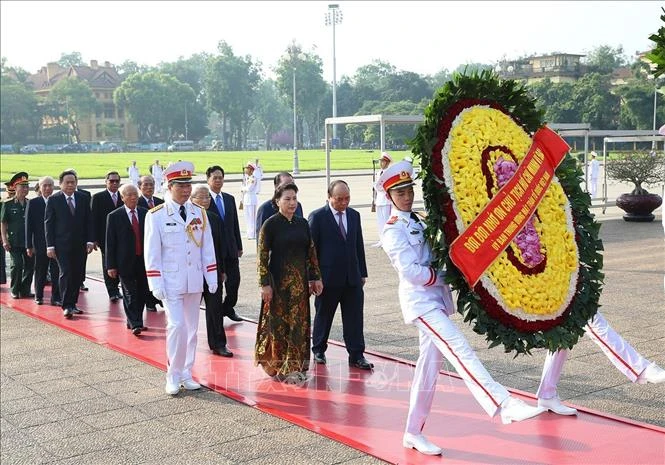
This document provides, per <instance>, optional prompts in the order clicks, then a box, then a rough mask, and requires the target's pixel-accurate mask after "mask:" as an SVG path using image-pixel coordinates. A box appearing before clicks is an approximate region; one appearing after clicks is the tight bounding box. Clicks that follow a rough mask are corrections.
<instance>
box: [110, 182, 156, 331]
mask: <svg viewBox="0 0 665 465" xmlns="http://www.w3.org/2000/svg"><path fill="white" fill-rule="evenodd" d="M120 195H122V199H123V202H124V203H123V205H124V206H123V207H121V208H116V209H115V210H113V211H112V212H111V213H109V214H108V217H107V220H106V239H105V241H104V244H105V246H106V251H105V252H104V257H105V258H106V269H107V270H108V274H109V276H110V277H112V278H115V279H120V285H121V286H122V303H123V306H124V308H125V316H126V317H127V328H129V329H131V330H132V333H133V334H134V335H135V336H138V335H140V334H141V331H144V330H146V329H148V328H146V327H145V326H143V307H144V305H145V298H146V295H147V289H148V278H147V276H146V273H145V262H144V259H143V232H144V230H145V215H146V213H148V210H147V209H145V208H143V207H139V206H138V205H137V204H138V199H139V191H138V189H137V188H136V187H135V186H134V185H133V184H125V185H123V186H122V188H121V189H120Z"/></svg>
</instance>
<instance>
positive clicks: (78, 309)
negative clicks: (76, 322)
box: [71, 306, 83, 315]
mask: <svg viewBox="0 0 665 465" xmlns="http://www.w3.org/2000/svg"><path fill="white" fill-rule="evenodd" d="M71 310H72V313H75V314H77V315H80V314H81V313H83V310H81V309H80V308H78V307H77V306H73V307H72V308H71Z"/></svg>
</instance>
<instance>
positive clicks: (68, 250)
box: [44, 191, 94, 309]
mask: <svg viewBox="0 0 665 465" xmlns="http://www.w3.org/2000/svg"><path fill="white" fill-rule="evenodd" d="M74 202H75V204H76V207H75V211H74V215H73V216H72V213H71V212H70V211H69V206H68V205H67V199H66V196H65V194H64V193H63V192H62V191H61V192H57V193H55V194H53V195H52V196H51V197H49V201H48V203H47V204H46V212H45V214H44V228H45V231H46V246H47V248H48V247H55V253H56V255H57V260H58V266H59V267H60V283H59V284H60V295H61V296H62V308H63V309H67V308H72V307H74V306H76V302H78V295H79V288H80V287H81V283H82V282H83V281H82V279H81V278H82V276H83V272H84V271H83V270H84V267H85V260H86V257H87V250H86V243H88V242H89V243H94V234H93V232H92V214H91V212H90V197H87V196H86V195H85V194H82V193H80V192H78V191H76V192H74ZM52 279H54V277H52Z"/></svg>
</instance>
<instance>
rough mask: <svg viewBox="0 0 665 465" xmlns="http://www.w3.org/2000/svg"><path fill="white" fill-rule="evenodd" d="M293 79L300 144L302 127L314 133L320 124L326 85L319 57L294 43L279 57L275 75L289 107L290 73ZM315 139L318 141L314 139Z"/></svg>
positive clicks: (303, 133)
mask: <svg viewBox="0 0 665 465" xmlns="http://www.w3.org/2000/svg"><path fill="white" fill-rule="evenodd" d="M294 73H295V80H296V113H297V117H296V120H297V125H298V146H303V140H304V135H305V126H306V127H307V133H308V134H310V142H311V140H312V137H311V135H312V134H314V133H316V134H318V127H320V125H321V121H320V118H321V109H322V108H323V107H322V105H323V102H324V101H325V102H326V104H327V102H330V103H331V105H330V108H332V99H330V100H328V99H326V100H324V99H325V96H326V91H327V89H328V85H327V84H326V82H325V81H324V80H323V60H321V57H320V56H318V55H317V54H316V53H314V52H305V51H303V49H302V47H301V46H300V45H298V44H296V43H295V42H294V43H292V44H290V45H289V46H288V47H287V48H286V52H285V53H284V54H283V55H282V56H281V57H280V59H279V61H278V63H277V67H276V68H275V74H276V75H277V80H276V83H277V89H278V90H279V93H280V95H281V96H282V100H283V102H284V103H285V105H287V106H289V107H290V108H293V76H294ZM317 142H318V141H317Z"/></svg>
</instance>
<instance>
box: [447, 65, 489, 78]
mask: <svg viewBox="0 0 665 465" xmlns="http://www.w3.org/2000/svg"><path fill="white" fill-rule="evenodd" d="M493 69H494V66H492V65H488V64H486V63H466V64H463V65H459V66H457V68H455V71H454V72H455V73H460V74H466V75H467V76H468V75H470V74H471V73H474V72H476V73H480V72H481V71H485V70H488V71H489V70H493Z"/></svg>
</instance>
